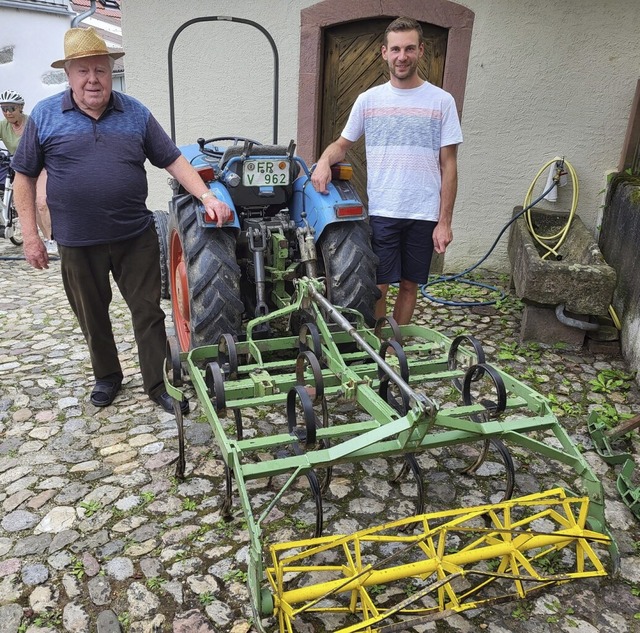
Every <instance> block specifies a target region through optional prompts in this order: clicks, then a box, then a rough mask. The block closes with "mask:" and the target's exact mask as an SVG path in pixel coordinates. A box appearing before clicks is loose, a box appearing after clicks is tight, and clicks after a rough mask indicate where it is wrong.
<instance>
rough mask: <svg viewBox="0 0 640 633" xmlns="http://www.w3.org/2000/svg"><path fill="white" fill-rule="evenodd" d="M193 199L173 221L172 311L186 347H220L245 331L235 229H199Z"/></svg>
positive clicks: (178, 210) (178, 206)
mask: <svg viewBox="0 0 640 633" xmlns="http://www.w3.org/2000/svg"><path fill="white" fill-rule="evenodd" d="M198 206H199V204H198V203H197V202H195V200H194V199H193V198H189V199H186V200H184V203H182V204H181V203H180V201H178V203H177V204H176V205H175V209H176V210H175V211H174V212H172V213H171V214H170V217H169V273H170V279H171V307H172V311H173V323H174V326H175V329H176V336H177V338H178V342H179V343H180V349H181V350H182V351H187V350H189V349H193V348H194V347H200V346H202V345H215V344H217V343H218V341H219V339H220V337H221V335H222V334H227V333H228V334H235V333H237V332H239V331H240V326H241V323H242V312H243V309H244V308H243V304H242V300H241V299H240V267H239V266H238V263H237V261H236V237H235V232H234V230H233V229H221V228H214V227H212V228H210V229H209V228H204V227H202V226H199V224H198V220H197V215H196V213H197V209H198Z"/></svg>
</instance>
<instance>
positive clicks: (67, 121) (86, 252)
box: [12, 28, 233, 413]
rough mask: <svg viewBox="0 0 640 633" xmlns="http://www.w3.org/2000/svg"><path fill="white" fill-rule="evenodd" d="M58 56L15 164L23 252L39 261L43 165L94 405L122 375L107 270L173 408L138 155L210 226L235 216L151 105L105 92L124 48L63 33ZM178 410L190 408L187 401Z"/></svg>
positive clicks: (149, 383)
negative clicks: (181, 191)
mask: <svg viewBox="0 0 640 633" xmlns="http://www.w3.org/2000/svg"><path fill="white" fill-rule="evenodd" d="M64 52H65V57H64V59H61V60H58V61H55V62H54V63H53V64H52V66H53V67H54V68H64V69H65V72H66V74H67V78H68V82H69V89H68V90H66V91H64V92H62V93H60V94H57V95H54V96H52V97H49V98H47V99H44V100H43V101H40V102H39V103H38V104H37V105H36V107H35V108H34V109H33V111H32V112H31V117H30V118H29V121H28V122H27V125H26V127H25V130H24V132H23V135H22V140H21V142H20V145H19V147H18V150H17V152H16V154H15V155H14V157H13V162H12V165H13V168H14V170H15V171H16V178H15V184H14V189H15V200H16V207H17V209H18V214H19V216H20V221H21V223H22V234H23V239H24V252H25V256H26V259H27V261H28V262H29V264H31V266H33V267H34V268H36V269H42V268H47V267H48V256H47V252H46V250H45V248H44V245H43V244H42V241H40V240H38V239H36V238H37V229H36V222H35V214H36V209H35V207H36V187H35V183H36V179H37V178H38V176H39V174H40V172H41V171H42V170H43V169H44V168H46V169H47V201H48V204H49V208H50V209H51V220H52V224H53V230H54V234H55V236H56V239H57V241H58V249H59V251H60V262H61V264H60V269H61V274H62V281H63V285H64V289H65V292H66V294H67V298H68V300H69V303H70V305H71V307H72V309H73V311H74V313H75V315H76V317H77V318H78V321H79V323H80V327H81V329H82V332H83V334H84V336H85V339H86V342H87V345H88V347H89V353H90V356H91V364H92V367H93V373H94V376H95V385H94V387H93V390H92V392H91V397H90V401H91V403H92V404H93V405H95V406H96V407H106V406H108V405H110V404H111V403H112V402H113V400H114V399H115V397H116V395H117V394H118V392H119V390H120V388H121V384H122V379H123V372H122V368H121V365H120V362H119V359H118V351H117V348H116V343H115V340H114V336H113V330H112V326H111V319H110V315H109V306H110V303H111V298H112V295H111V280H110V277H111V276H113V279H114V280H115V282H116V284H117V285H118V288H119V289H120V292H121V294H122V296H123V297H124V300H125V301H126V303H127V306H128V307H129V310H130V312H131V319H132V322H133V330H134V335H135V339H136V343H137V345H138V358H139V361H140V370H141V373H142V381H143V387H144V390H145V392H146V393H147V394H148V395H149V397H150V398H151V400H153V401H154V402H156V403H157V404H159V405H160V406H161V407H162V408H163V409H164V410H165V411H167V412H172V411H173V399H172V398H171V397H170V396H169V395H168V394H167V391H166V389H165V386H164V374H163V368H164V362H165V350H166V331H165V327H164V319H165V315H164V312H163V311H162V309H161V307H160V265H159V262H160V249H159V244H158V236H157V234H156V230H155V225H154V221H153V216H152V214H151V212H150V211H149V209H147V207H146V203H145V202H146V198H147V192H148V184H147V176H146V171H145V161H146V160H149V161H150V162H151V163H152V164H153V165H154V166H156V167H159V168H162V169H166V170H167V171H168V172H169V173H170V174H171V176H173V177H174V178H175V179H176V180H178V181H179V182H180V183H181V185H182V186H183V187H184V188H185V189H186V190H187V191H188V192H189V193H191V194H192V195H193V196H195V197H196V198H198V199H199V200H201V201H202V204H203V205H204V208H205V210H206V213H207V214H208V216H209V217H210V218H211V219H212V220H213V221H215V222H217V224H218V225H220V226H221V225H222V224H223V223H225V222H227V221H230V220H232V219H233V216H232V211H231V209H230V208H229V207H228V206H227V205H226V204H225V203H223V202H221V201H219V200H218V199H217V198H216V197H215V195H214V194H213V192H211V191H210V190H209V188H208V187H207V185H206V184H205V183H204V181H203V180H202V178H200V176H199V175H198V173H197V172H196V171H195V169H194V168H193V167H192V166H191V165H190V164H189V162H188V161H187V160H186V158H185V157H184V156H182V154H181V153H180V150H179V149H178V148H177V147H176V145H175V143H174V142H173V141H172V140H171V139H170V138H169V136H168V135H167V134H166V132H165V131H164V130H163V129H162V128H161V127H160V124H159V123H158V121H157V120H156V119H155V118H154V117H153V115H152V114H151V112H150V111H149V110H148V109H147V108H146V107H145V106H144V105H143V104H142V103H140V102H139V101H137V100H136V99H134V98H132V97H130V96H128V95H126V94H121V93H119V92H114V91H113V90H112V71H113V63H114V60H115V59H117V58H118V57H121V56H122V55H124V53H123V52H110V51H109V50H108V49H107V46H106V44H105V42H104V40H103V39H102V38H101V37H100V36H99V35H98V34H97V33H96V32H95V31H94V30H93V29H92V28H87V29H84V28H72V29H69V30H68V31H67V32H66V34H65V38H64ZM180 406H181V409H182V411H183V413H186V412H188V410H189V403H188V401H186V400H183V401H182V402H181V405H180Z"/></svg>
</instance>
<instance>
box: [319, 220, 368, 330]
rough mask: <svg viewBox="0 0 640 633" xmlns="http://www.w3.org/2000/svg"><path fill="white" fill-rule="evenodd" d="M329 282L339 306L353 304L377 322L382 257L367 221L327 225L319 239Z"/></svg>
mask: <svg viewBox="0 0 640 633" xmlns="http://www.w3.org/2000/svg"><path fill="white" fill-rule="evenodd" d="M319 245H320V253H321V254H322V260H323V262H324V272H325V276H326V279H327V281H326V283H327V299H328V300H329V301H330V302H331V303H332V304H333V305H335V306H341V307H343V308H352V309H354V310H357V311H358V312H360V313H361V314H362V316H363V317H364V320H365V323H366V324H367V325H369V326H373V325H374V324H375V321H376V319H375V305H376V301H377V300H378V299H379V298H380V290H379V288H378V286H377V285H376V267H377V266H378V258H377V256H376V255H375V254H374V252H373V250H372V249H371V229H370V228H369V224H368V223H366V222H342V223H335V224H330V225H329V226H327V227H326V228H325V229H324V231H323V233H322V235H321V236H320V239H319Z"/></svg>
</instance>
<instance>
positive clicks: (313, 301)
mask: <svg viewBox="0 0 640 633" xmlns="http://www.w3.org/2000/svg"><path fill="white" fill-rule="evenodd" d="M295 283H296V288H297V290H296V295H295V299H294V301H293V302H292V304H291V305H289V306H287V307H285V308H282V309H280V310H277V311H274V312H272V313H271V314H269V315H264V316H260V317H258V318H256V319H253V320H252V321H251V322H250V323H249V324H248V326H247V335H246V339H244V340H239V341H236V340H235V339H234V337H233V336H231V335H225V336H223V337H222V338H221V339H220V341H219V343H218V345H210V346H204V347H198V348H195V349H192V350H191V351H189V352H187V353H183V354H177V353H176V351H175V349H174V348H175V346H172V347H171V349H170V350H169V352H168V355H167V356H168V358H167V367H166V368H165V383H166V385H167V391H168V392H169V394H170V395H172V396H174V397H176V398H177V399H178V400H179V399H181V398H182V397H183V394H182V391H181V389H180V388H179V387H180V385H181V383H182V379H181V376H180V368H181V367H185V368H186V371H187V372H188V374H189V377H190V379H191V385H192V386H193V389H194V390H195V392H196V395H197V397H198V400H199V402H200V403H201V404H202V407H203V410H204V413H205V415H206V416H207V419H208V421H209V424H210V426H211V428H212V431H213V435H214V438H215V442H216V444H217V449H218V453H219V455H220V457H221V458H222V460H223V461H224V463H225V466H226V469H227V477H226V498H225V501H224V510H225V511H226V512H228V513H231V502H232V500H233V496H232V495H234V494H235V495H237V498H238V500H239V504H240V507H241V508H242V512H243V514H244V518H245V520H246V524H247V526H248V534H249V561H248V584H249V588H250V593H251V597H252V606H253V609H254V611H255V615H256V627H257V628H258V629H259V630H260V631H262V630H263V628H262V625H261V624H260V620H261V618H264V617H267V616H270V615H273V614H274V613H275V615H276V616H277V618H278V620H279V623H280V628H281V631H292V628H291V626H292V624H291V622H292V621H293V619H294V618H296V617H299V616H302V615H303V614H304V613H306V612H312V611H313V610H314V609H316V608H317V609H322V610H327V611H331V610H332V609H333V608H334V606H333V602H334V601H338V600H342V598H343V596H344V595H346V596H348V600H347V602H348V605H347V607H346V611H342V607H340V612H341V613H342V612H345V613H349V614H351V615H350V617H351V616H355V615H358V618H359V623H358V624H354V625H353V626H356V627H359V628H348V627H347V628H344V629H343V630H342V633H347V632H349V633H350V632H351V631H354V632H355V631H378V630H379V631H385V630H386V631H393V630H400V629H397V628H394V627H397V626H398V624H397V623H395V622H390V620H391V619H393V618H396V617H400V618H414V619H417V620H421V619H425V618H431V619H434V618H438V617H442V614H444V613H449V612H455V611H459V610H463V609H465V608H471V607H470V606H468V605H471V604H473V605H475V606H479V605H482V604H484V603H485V601H487V600H489V598H490V597H491V598H493V597H495V596H497V597H498V598H500V597H501V596H502V597H504V598H506V597H509V596H514V595H516V596H517V595H524V594H525V593H526V592H527V591H529V590H530V589H529V588H530V587H544V586H546V585H548V584H549V583H551V582H564V581H566V580H570V579H573V578H581V577H585V576H584V574H595V575H600V574H602V573H604V571H603V567H602V564H601V563H600V562H599V561H598V558H597V556H596V555H595V553H594V550H593V547H592V545H591V542H592V541H596V542H598V543H601V544H604V545H607V546H608V548H609V552H610V556H611V561H612V564H613V567H614V568H615V567H616V566H617V561H618V552H617V547H616V545H615V543H614V542H613V541H612V540H610V539H609V538H608V537H607V536H604V535H605V534H607V528H606V523H605V519H604V506H603V504H604V493H603V489H602V484H601V483H600V482H599V480H598V479H597V478H596V476H595V474H594V473H593V471H592V470H591V468H590V466H589V464H588V463H587V462H586V461H585V459H584V457H583V456H582V455H581V453H580V451H578V449H577V448H576V447H575V446H574V444H573V443H572V441H571V439H570V438H569V436H568V435H567V433H566V431H565V430H564V429H563V428H562V426H561V425H560V424H559V423H558V421H557V420H556V418H555V416H554V415H553V413H552V410H551V406H550V403H549V402H548V400H546V399H545V398H543V397H542V396H541V395H540V394H538V393H536V392H535V391H533V390H532V389H531V388H529V387H528V386H527V385H525V384H523V383H521V382H519V381H518V380H516V379H514V378H513V377H511V376H509V375H508V374H506V373H504V372H503V371H501V370H500V369H498V368H496V367H494V366H492V365H491V364H489V363H487V361H486V358H485V354H484V351H483V349H482V346H481V345H480V343H479V342H478V341H477V340H476V339H474V338H473V337H470V336H464V337H458V338H456V339H454V340H451V339H449V338H447V337H446V336H443V335H442V334H439V333H438V332H435V331H434V330H431V329H428V328H425V327H422V326H414V325H409V326H398V325H397V324H395V322H393V320H392V319H390V318H387V319H383V320H381V321H379V322H378V323H377V324H376V327H375V328H374V329H368V328H366V327H365V326H364V323H363V319H362V316H361V315H359V314H358V313H355V312H354V311H352V310H347V309H342V308H336V307H334V306H332V305H331V303H329V302H328V301H327V300H326V299H325V298H324V296H323V291H324V288H323V285H322V282H321V281H320V280H318V279H308V278H303V279H301V280H297V281H296V282H295ZM294 313H296V314H297V315H304V316H303V321H302V322H303V325H302V327H301V330H300V332H299V334H298V335H297V336H284V337H280V338H269V339H264V338H260V337H256V336H254V335H253V333H254V332H256V333H257V332H259V331H260V328H259V327H258V326H260V325H261V324H262V323H263V322H266V321H267V320H270V319H284V320H287V321H289V320H290V319H291V316H292V315H293V314H294ZM354 344H355V345H354ZM346 350H348V351H346ZM377 350H379V351H377ZM442 384H446V385H452V386H453V388H454V394H455V393H458V394H459V398H460V400H461V401H460V402H459V403H458V404H455V403H454V404H452V405H450V404H448V405H447V407H446V408H444V407H443V408H440V407H439V406H438V404H437V403H436V402H435V400H433V399H432V398H431V397H430V395H429V394H430V393H431V392H432V390H434V389H435V388H436V387H437V386H439V385H442ZM336 401H338V402H342V403H348V404H349V408H350V409H351V410H353V411H354V412H355V413H354V415H351V416H344V415H343V416H340V418H339V419H337V418H336V419H334V416H332V414H331V406H332V403H334V402H336ZM266 407H268V408H269V410H270V411H275V412H278V413H279V417H278V416H276V417H277V420H278V421H275V422H270V423H269V424H270V426H269V428H272V429H273V431H272V432H270V433H268V434H261V432H260V427H259V425H255V424H254V425H253V427H251V432H249V425H251V414H249V413H248V412H247V417H245V420H246V424H247V426H246V427H245V428H244V429H243V425H244V422H243V417H242V414H241V412H242V411H243V409H245V410H247V409H251V410H255V409H256V408H260V409H263V408H266ZM178 409H179V408H178ZM178 414H179V411H177V413H176V418H177V420H178V426H179V448H180V456H179V458H178V467H177V475H178V476H181V475H183V474H184V437H183V432H182V428H181V424H182V418H181V416H179V415H178ZM231 414H233V417H234V420H235V424H229V423H227V424H225V423H224V422H223V419H224V418H225V417H229V416H230V415H231ZM231 429H233V431H232V430H231ZM234 431H235V432H234ZM469 445H479V446H480V447H481V451H480V455H479V457H478V458H477V459H476V460H475V462H474V463H473V464H472V465H471V466H470V467H468V468H467V469H466V472H467V473H468V474H470V475H472V474H474V473H475V472H476V471H477V470H478V469H479V468H480V467H481V465H482V463H483V462H484V460H485V459H486V458H487V454H488V453H489V452H491V453H492V459H493V455H497V456H498V458H497V459H493V461H494V462H496V463H497V462H501V463H502V466H503V469H504V471H505V473H506V482H505V485H504V488H503V489H502V490H503V498H502V501H500V502H499V503H497V504H496V505H493V506H492V505H486V506H478V507H474V508H468V509H466V510H450V511H446V512H444V513H437V514H424V509H425V508H424V505H425V492H424V491H425V486H424V482H423V480H422V474H421V471H422V468H421V465H420V462H419V458H420V455H421V454H422V453H424V452H426V451H429V450H431V449H442V448H443V447H444V448H447V449H448V448H455V447H458V446H459V447H461V448H462V449H464V448H465V447H467V446H469ZM514 447H517V448H519V449H520V450H522V449H524V450H529V451H534V452H536V453H539V454H541V455H543V456H545V457H546V458H547V459H552V460H556V461H558V462H560V463H561V464H563V465H564V466H565V467H567V469H569V470H571V471H573V474H574V479H575V481H574V483H572V484H571V485H575V486H577V487H578V488H579V490H580V494H583V495H585V497H584V498H578V497H575V495H574V496H571V497H567V496H566V495H565V496H563V495H564V493H563V492H562V491H558V490H554V491H551V492H550V493H544V494H543V495H542V496H535V495H533V496H531V497H525V498H523V499H520V500H513V499H511V496H512V493H513V491H514V486H515V468H514V463H513V459H512V457H511V449H513V448H514ZM394 457H399V458H401V459H402V462H403V464H404V465H403V467H402V468H401V470H400V474H399V475H398V476H396V478H395V479H396V480H397V479H398V478H399V477H400V476H404V474H406V473H407V472H408V471H409V470H410V471H411V472H412V474H413V475H414V478H415V479H416V481H417V484H418V486H417V487H418V495H417V516H410V517H407V518H406V519H403V520H400V521H397V522H394V523H388V524H386V525H385V526H382V527H381V528H375V529H373V530H365V531H364V532H358V533H357V535H345V536H336V535H324V536H321V532H322V529H323V517H324V509H323V494H326V493H327V490H328V489H329V486H330V483H331V477H332V471H333V469H335V468H336V467H338V466H340V465H342V464H357V463H360V462H364V461H366V460H371V459H374V458H375V459H380V458H383V459H390V458H394ZM301 477H303V479H306V480H307V482H308V487H307V489H308V490H310V492H311V496H312V506H315V528H314V539H313V540H312V541H308V542H296V544H295V545H291V544H285V545H286V546H285V545H277V544H270V548H271V552H272V554H271V556H272V562H271V566H270V567H269V568H268V569H267V570H265V560H264V558H265V551H264V549H263V540H264V539H265V537H266V535H267V534H268V533H269V530H268V524H269V522H270V521H271V520H272V518H273V516H272V515H273V514H274V510H275V508H277V506H278V504H279V503H280V501H281V500H282V499H283V498H284V496H285V495H287V494H289V493H290V492H291V491H292V490H294V489H296V482H297V481H298V480H299V479H300V478H301ZM257 480H264V481H265V482H266V486H263V487H262V488H261V491H264V492H261V494H259V495H255V494H254V493H253V490H254V488H255V485H256V484H254V483H253V482H256V481H257ZM272 482H273V484H274V485H272ZM297 493H298V494H300V493H299V492H297ZM522 508H525V509H527V511H528V510H531V515H532V516H533V517H535V516H538V517H543V516H544V517H545V518H551V519H552V520H554V521H555V522H556V523H557V524H558V529H557V530H556V531H555V532H554V533H552V534H539V533H538V532H536V531H535V524H534V523H533V521H534V520H535V519H534V518H532V519H531V520H525V519H524V518H521V517H520V515H521V514H522V513H523V512H524V511H523V510H522ZM535 508H539V509H537V510H535V511H534V509H535ZM571 510H573V512H572V511H571ZM525 514H526V513H525ZM587 523H588V525H589V529H587V527H586V524H587ZM474 531H475V532H474ZM454 532H455V533H456V536H457V538H458V540H460V541H464V545H463V546H462V549H461V550H460V551H459V552H449V549H448V548H449V543H448V540H447V538H448V537H447V535H450V534H453V533H454ZM472 532H474V534H473V538H471V536H470V535H471V533H472ZM391 533H393V534H391ZM360 542H362V543H369V544H371V543H395V544H397V545H398V544H399V545H398V546H399V547H401V551H402V548H409V549H410V550H411V551H413V550H415V551H416V552H421V553H422V554H421V555H422V558H419V559H418V561H414V562H411V563H408V562H405V561H399V563H398V565H395V564H394V565H393V566H392V567H389V568H387V567H385V566H384V565H383V566H377V565H366V564H364V563H363V558H364V555H363V551H362V550H361V549H360V547H359V545H357V543H360ZM569 545H570V546H571V547H572V548H574V550H575V554H574V556H575V560H576V564H577V566H578V567H577V569H576V570H575V571H574V572H571V573H567V574H562V575H560V576H557V575H556V576H550V575H548V574H544V573H542V572H541V570H540V569H538V567H537V563H536V561H538V560H539V559H540V558H543V557H544V556H545V555H546V554H545V552H546V553H549V552H552V551H556V550H558V549H560V548H564V547H565V546H569ZM328 549H335V551H341V552H344V555H345V557H346V560H345V562H343V563H341V564H339V565H335V566H334V567H335V568H331V569H327V570H326V571H327V572H328V573H329V574H333V577H332V578H331V579H329V580H327V581H326V582H323V583H320V586H319V587H318V588H317V589H309V588H302V587H300V588H296V587H293V588H289V587H288V586H287V584H286V583H285V581H284V579H285V577H286V578H289V576H290V575H291V574H293V575H302V574H303V573H306V571H307V567H308V568H309V569H312V570H314V571H316V570H317V571H320V569H322V571H323V573H324V568H322V567H321V566H320V567H317V563H316V562H315V561H314V562H313V563H308V562H302V557H301V554H300V552H304V553H305V554H304V556H305V558H306V557H307V555H308V556H309V558H311V557H312V555H315V554H316V553H318V554H319V553H322V552H323V551H325V550H328ZM292 550H294V553H291V551H292ZM285 551H287V552H289V553H287V554H286V555H285V554H284V552H285ZM489 555H491V557H492V558H494V559H496V560H498V561H499V562H498V563H497V565H498V566H497V568H496V569H494V570H493V571H488V570H487V569H486V567H485V568H483V567H482V565H481V564H480V563H481V561H485V560H487V558H488V557H489ZM299 561H300V562H299ZM329 567H331V566H329ZM265 572H266V581H267V585H268V586H266V585H265ZM289 572H291V574H289ZM432 576H433V578H432ZM402 578H404V579H406V578H412V579H418V580H419V581H420V582H425V583H427V584H428V585H429V586H431V589H430V590H429V591H425V593H424V595H421V596H420V597H418V598H415V600H411V601H409V602H407V604H406V605H398V609H397V611H393V612H392V611H390V610H389V609H386V610H385V609H382V608H381V607H380V606H379V605H377V604H376V602H375V600H374V597H375V596H374V595H373V594H372V590H371V586H372V585H373V584H386V583H388V582H395V581H396V580H398V579H402ZM462 578H464V582H465V584H469V583H471V584H470V586H471V587H472V588H471V589H469V590H465V591H461V590H460V589H459V587H458V584H460V582H461V579H462ZM471 580H473V582H471ZM505 583H506V584H509V583H510V585H509V587H504V586H503V585H504V584H505ZM426 586H427V585H425V586H424V587H420V588H419V589H420V591H422V589H425V590H426ZM498 587H499V588H500V591H498V590H497V588H498ZM489 589H490V590H489ZM487 592H488V593H492V592H493V593H492V595H491V596H486V595H485V594H486V593H487ZM374 593H375V592H374ZM329 597H330V598H329ZM425 601H426V602H427V603H428V604H427V606H425V605H424V604H422V603H424V602H425ZM335 608H338V607H335ZM425 621H426V620H425ZM385 627H387V628H385ZM389 627H390V628H389Z"/></svg>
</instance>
